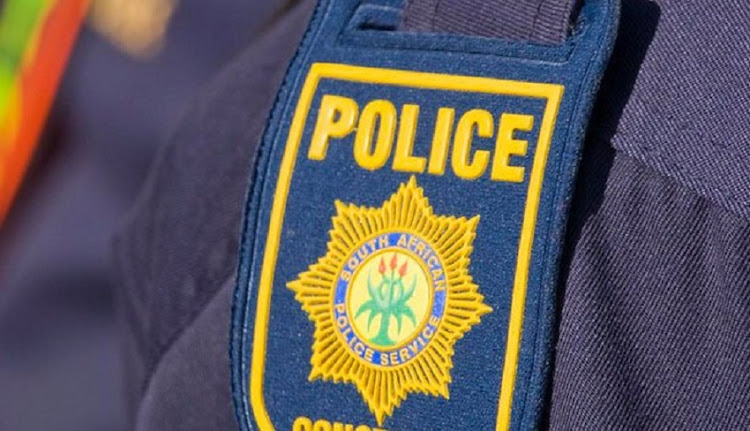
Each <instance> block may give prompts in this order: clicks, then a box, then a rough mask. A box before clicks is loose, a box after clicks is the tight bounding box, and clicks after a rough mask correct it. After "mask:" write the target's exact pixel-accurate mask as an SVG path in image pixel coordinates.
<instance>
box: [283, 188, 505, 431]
mask: <svg viewBox="0 0 750 431" xmlns="http://www.w3.org/2000/svg"><path fill="white" fill-rule="evenodd" d="M335 205H336V215H335V216H334V217H333V220H332V228H331V231H330V241H329V242H328V252H327V253H326V254H325V256H323V257H321V258H320V259H319V260H318V262H317V263H314V264H312V265H311V266H310V268H309V269H308V270H307V271H305V272H303V273H302V274H300V276H299V278H298V279H297V280H294V281H292V282H290V283H289V284H288V287H289V288H290V289H292V290H293V291H294V292H295V293H296V296H295V297H296V299H297V300H298V301H299V302H300V303H301V304H302V309H303V310H305V312H307V314H308V315H309V317H310V320H312V321H313V322H315V334H314V340H315V341H314V343H313V346H312V358H311V360H310V363H311V366H312V369H311V371H310V376H309V379H310V380H311V381H312V380H316V379H322V380H326V381H332V382H334V383H338V382H346V383H353V384H354V385H355V386H356V387H357V390H358V391H359V393H360V394H362V398H363V399H364V401H365V403H367V406H368V407H369V409H370V411H372V413H373V414H374V415H375V417H376V418H377V421H378V423H382V422H383V418H384V417H385V416H386V415H391V414H392V413H393V410H394V408H395V407H397V406H398V405H399V404H400V403H401V401H402V400H404V399H406V397H407V395H408V394H409V393H411V392H420V393H424V394H429V395H433V396H442V397H444V398H448V397H449V384H450V382H451V376H450V371H451V368H452V367H453V364H452V356H453V345H454V344H455V343H456V342H457V341H458V340H459V339H460V338H461V337H462V336H463V335H464V333H466V332H467V331H469V330H470V329H471V327H472V326H473V325H476V324H478V323H479V321H480V316H482V315H483V314H485V313H488V312H490V311H491V309H490V307H488V306H487V305H485V304H484V303H483V302H482V301H483V297H482V295H481V294H479V292H478V287H477V285H476V284H474V283H473V282H472V278H471V275H470V274H469V260H470V255H471V251H472V242H473V240H474V236H475V229H476V226H477V223H478V222H479V216H475V217H472V218H471V219H466V218H464V217H458V218H457V217H452V216H442V215H435V214H433V210H432V207H430V204H429V201H428V200H427V198H426V197H425V196H424V195H423V191H422V189H421V188H420V187H419V186H417V183H416V180H415V179H414V177H412V178H411V180H409V182H408V183H406V184H402V185H401V186H400V187H399V189H398V191H397V192H396V193H394V194H393V195H392V196H391V197H390V198H389V199H388V200H387V201H385V202H384V203H383V205H382V206H381V207H379V208H368V207H362V206H356V205H353V204H345V203H342V202H340V201H336V204H335Z"/></svg>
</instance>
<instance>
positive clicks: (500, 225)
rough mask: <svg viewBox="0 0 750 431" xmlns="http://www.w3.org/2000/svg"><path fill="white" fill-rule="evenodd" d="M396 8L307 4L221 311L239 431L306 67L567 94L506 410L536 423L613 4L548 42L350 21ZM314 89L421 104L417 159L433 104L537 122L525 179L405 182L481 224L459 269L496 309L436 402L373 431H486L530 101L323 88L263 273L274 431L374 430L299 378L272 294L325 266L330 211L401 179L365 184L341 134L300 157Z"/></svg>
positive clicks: (347, 392)
mask: <svg viewBox="0 0 750 431" xmlns="http://www.w3.org/2000/svg"><path fill="white" fill-rule="evenodd" d="M401 6H402V0H372V1H369V2H360V1H359V0H320V3H319V6H318V8H317V11H316V13H315V15H314V17H313V20H312V22H311V25H310V29H309V31H308V33H307V35H306V37H305V39H304V40H303V43H302V45H301V47H300V50H299V51H298V53H297V56H296V58H295V60H294V61H293V63H292V65H291V66H290V69H289V72H288V73H287V78H286V80H285V82H284V85H283V86H282V88H281V90H280V92H279V96H278V101H277V103H276V105H275V107H274V109H273V111H272V113H271V117H270V119H269V121H268V128H267V130H266V132H265V134H264V138H263V144H262V147H261V150H260V156H259V160H258V162H257V171H256V172H255V181H254V182H253V188H252V190H251V191H250V194H249V196H248V204H247V212H246V226H245V229H244V232H243V242H242V250H241V258H240V266H239V271H238V282H237V283H238V284H237V290H236V292H235V305H234V314H233V329H232V331H233V335H232V345H231V355H232V363H233V390H234V399H235V405H236V409H237V413H238V420H239V423H240V427H241V429H242V430H243V431H248V430H250V429H254V428H255V427H256V426H255V425H253V424H254V423H255V419H254V414H253V412H252V408H251V406H250V403H249V401H250V395H249V394H248V381H249V376H250V363H251V361H252V355H251V352H252V343H253V338H252V334H253V331H254V329H255V310H256V303H257V287H258V279H259V276H260V270H261V264H262V260H263V259H262V257H263V254H264V252H265V245H266V238H267V229H268V223H269V220H270V211H271V206H272V203H273V195H274V192H275V190H276V185H277V180H278V169H279V164H280V161H281V157H282V155H283V152H284V150H285V146H286V138H287V133H288V129H289V126H290V123H291V121H292V115H293V112H294V107H295V106H296V104H297V102H298V98H299V92H300V90H301V86H302V84H303V82H304V80H305V78H306V77H307V74H308V71H309V68H310V66H311V64H313V63H315V62H329V63H345V64H353V65H362V66H370V67H381V68H392V69H402V70H417V71H422V72H434V73H448V74H453V75H464V76H485V77H493V78H501V79H507V80H520V81H529V82H540V83H542V82H549V83H555V84H561V85H563V86H564V87H565V94H564V96H563V99H562V102H561V105H560V111H559V114H558V117H557V122H556V125H555V130H554V133H553V137H552V143H551V146H550V153H549V157H548V162H547V166H546V169H545V175H544V184H543V186H542V192H541V203H540V207H539V213H538V217H537V225H536V226H537V228H536V231H535V236H534V244H533V249H532V260H531V265H530V273H529V282H528V290H527V297H526V303H525V309H524V326H523V334H522V340H521V350H520V356H519V362H518V370H517V376H516V384H515V390H514V397H513V405H512V412H511V429H514V430H518V429H535V428H537V427H538V426H539V423H540V420H541V417H542V410H543V404H544V394H545V393H546V388H547V384H548V376H549V367H550V363H551V356H552V343H553V340H554V331H553V325H554V319H555V310H556V307H557V305H556V301H555V283H556V280H557V272H558V262H559V258H560V250H561V242H562V238H563V233H564V226H565V221H566V219H567V208H568V205H569V202H570V195H571V191H572V184H573V178H574V174H575V170H576V167H577V163H578V160H579V157H580V153H581V139H582V136H583V132H584V130H585V124H586V121H587V119H588V115H589V113H590V109H591V102H592V100H593V96H594V92H595V90H596V87H597V85H598V80H599V78H600V76H601V73H602V71H603V68H604V64H605V61H606V58H607V57H608V53H609V51H610V48H611V45H612V42H613V40H614V34H615V31H614V30H615V26H616V22H617V10H618V6H617V2H616V0H587V1H586V2H584V5H583V7H582V10H581V12H580V19H579V22H578V26H577V27H576V30H575V34H574V35H573V36H571V37H570V38H569V39H568V41H566V43H565V44H562V45H560V46H540V45H530V44H522V43H512V42H507V41H502V40H496V39H487V38H477V37H464V36H454V35H441V34H412V33H405V32H398V31H382V30H372V28H373V27H361V26H360V25H359V24H360V23H361V22H360V21H361V20H360V19H361V18H362V17H365V16H368V17H370V18H372V19H376V20H386V21H387V20H392V21H393V22H397V21H398V17H399V13H400V8H401ZM376 27H377V26H376ZM368 28H370V29H369V30H368ZM323 92H330V93H334V94H341V95H347V96H352V97H356V98H357V99H358V101H359V102H360V107H362V106H364V103H365V102H366V101H368V100H371V99H374V98H385V99H388V100H391V101H392V102H394V104H395V105H396V106H398V107H400V105H401V104H403V103H417V104H419V105H421V108H422V109H421V116H420V125H419V128H418V131H417V134H418V135H417V143H416V148H415V151H414V153H415V154H418V155H422V154H424V155H426V154H427V153H428V147H429V142H430V141H431V134H432V130H433V126H434V124H433V123H432V122H433V121H434V115H428V114H429V113H430V112H435V111H436V110H437V108H438V107H440V106H451V107H455V108H457V117H458V115H459V114H460V112H462V111H465V110H468V109H471V108H475V107H480V108H483V109H488V110H490V111H492V112H494V113H496V114H498V113H499V112H502V111H508V112H514V113H533V114H536V115H535V117H536V118H535V124H534V125H535V129H534V131H532V132H531V133H527V134H523V133H520V134H519V135H520V137H524V138H527V139H528V140H529V141H530V142H529V143H530V147H529V152H528V156H527V157H525V158H514V159H513V164H519V163H522V164H525V165H526V167H527V170H526V178H525V179H526V181H525V182H524V183H519V184H515V183H496V182H492V181H490V180H489V173H488V172H486V173H485V176H484V177H482V178H480V179H479V180H476V181H464V180H460V179H457V178H456V177H455V176H454V175H453V173H452V171H451V168H450V160H448V164H447V166H446V173H445V175H444V176H433V175H429V174H422V175H419V176H418V178H417V181H418V184H419V185H420V186H421V187H423V188H424V191H425V195H426V196H427V197H428V198H429V199H430V203H431V204H432V206H433V208H434V210H435V213H436V214H445V215H455V216H466V217H471V216H473V215H476V214H479V215H480V216H481V221H480V222H479V225H478V228H477V237H476V239H475V241H474V247H475V249H474V252H473V254H472V261H471V265H470V271H471V274H472V275H473V277H474V281H475V282H476V283H477V284H478V285H479V290H480V292H481V293H482V294H483V295H485V298H486V302H487V303H488V304H489V305H490V306H492V307H493V308H494V311H493V312H492V313H490V314H488V315H485V316H484V318H483V319H482V322H481V323H480V324H478V325H476V326H474V327H473V328H472V329H471V330H470V331H469V332H468V333H467V334H466V336H465V337H464V338H463V339H461V340H458V342H457V343H456V345H455V355H454V356H453V363H454V368H453V370H452V371H451V375H452V377H453V383H452V384H451V385H450V394H451V398H450V400H449V401H448V400H444V399H442V398H436V397H431V396H425V395H421V394H411V395H410V396H409V397H408V398H407V399H406V400H405V401H404V402H403V403H402V405H401V407H399V408H397V409H396V410H395V412H394V415H393V416H391V417H389V418H387V419H386V421H385V424H384V427H385V428H390V429H402V430H403V429H421V430H424V429H430V430H432V429H435V430H437V429H471V430H485V429H495V424H496V420H497V408H498V406H497V402H498V396H499V390H500V379H501V375H502V355H503V354H504V350H505V343H506V328H507V319H508V308H509V300H510V293H511V289H512V281H513V276H514V273H515V264H516V255H517V245H518V237H519V234H520V227H521V222H522V216H521V215H522V210H523V205H524V203H525V199H526V193H527V187H528V176H529V175H530V170H529V166H530V165H529V164H530V163H531V161H532V158H533V157H532V156H533V153H534V151H535V150H536V142H535V139H536V136H537V134H538V128H539V126H540V121H541V118H540V117H541V116H540V114H541V110H542V107H543V103H544V101H541V100H533V99H528V98H516V97H500V96H493V95H481V94H477V93H459V92H446V91H440V90H421V89H420V90H417V89H411V90H410V89H408V88H404V87H388V86H380V85H368V84H353V83H345V82H341V81H333V80H323V81H322V82H321V84H320V87H319V89H318V92H317V95H316V97H315V99H314V100H313V104H312V108H311V111H310V114H309V116H308V118H307V122H306V126H307V127H306V130H305V134H304V137H303V139H302V144H301V146H300V149H299V153H298V155H297V160H296V162H297V166H296V168H295V172H294V176H293V179H292V182H291V188H290V193H289V199H288V205H287V208H286V219H285V223H284V226H283V230H282V235H281V244H280V249H279V255H278V262H277V267H276V272H275V276H274V286H273V294H272V303H271V317H270V321H269V325H268V333H269V338H268V344H267V355H266V368H265V380H264V394H265V401H266V407H267V409H268V413H269V415H270V417H271V419H272V421H273V423H274V427H275V428H276V429H279V430H288V429H290V427H291V424H292V422H293V420H294V419H295V418H296V417H297V416H299V415H305V416H308V417H310V418H311V419H313V420H315V419H319V418H325V419H326V420H328V421H340V422H347V423H355V424H359V423H367V424H370V425H374V424H375V419H374V416H373V415H372V414H371V413H370V412H369V410H368V408H367V406H366V405H365V403H364V401H363V400H362V398H361V396H360V395H359V394H358V393H357V390H356V388H355V387H354V385H351V384H341V383H338V384H336V383H332V382H327V381H316V382H312V383H309V382H307V376H308V374H309V372H310V363H309V360H310V355H311V346H312V342H313V340H312V334H313V323H312V322H311V321H309V320H308V318H307V315H306V313H305V312H303V311H302V310H301V308H300V305H299V303H297V302H296V301H295V300H294V298H293V294H292V292H291V291H290V290H289V289H288V288H286V286H285V284H286V283H287V282H288V281H291V280H293V279H295V278H296V277H297V275H298V274H299V273H300V272H302V271H304V270H305V269H306V268H307V267H308V266H309V265H310V264H312V263H314V262H315V261H316V260H317V259H318V258H319V257H320V256H322V255H323V254H325V252H326V242H327V241H328V230H329V229H330V227H331V226H330V224H331V217H332V216H333V214H334V207H333V202H334V200H336V199H340V200H342V201H344V202H347V203H354V204H357V205H366V206H380V205H381V204H382V202H383V201H384V200H386V199H388V198H389V197H390V195H391V194H392V193H394V192H395V191H396V190H397V188H398V186H399V184H401V183H403V182H405V181H407V180H408V178H409V176H410V174H407V173H397V172H393V171H392V170H390V168H389V167H386V168H383V169H382V170H380V171H376V172H368V171H365V170H363V169H361V168H359V167H356V166H355V164H354V162H353V158H352V142H351V140H352V138H351V137H350V138H348V139H344V140H341V141H337V140H334V141H333V142H331V145H330V146H329V149H328V155H327V158H326V159H325V160H324V161H322V162H319V161H309V160H307V159H306V157H307V149H308V144H309V139H310V133H311V129H312V127H313V126H314V124H315V114H316V111H317V107H318V106H319V103H320V97H321V94H322V93H323ZM496 126H497V125H496ZM495 131H496V129H495ZM475 147H476V148H487V149H494V140H488V141H486V142H485V143H484V144H482V142H481V141H480V140H476V141H475ZM488 169H489V168H488Z"/></svg>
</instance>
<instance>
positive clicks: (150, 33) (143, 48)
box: [89, 0, 177, 58]
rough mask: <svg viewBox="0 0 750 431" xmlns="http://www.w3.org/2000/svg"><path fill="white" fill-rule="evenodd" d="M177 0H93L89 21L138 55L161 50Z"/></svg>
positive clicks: (116, 44) (156, 52)
mask: <svg viewBox="0 0 750 431" xmlns="http://www.w3.org/2000/svg"><path fill="white" fill-rule="evenodd" d="M176 6H177V0H93V1H92V4H91V10H90V12H89V22H90V23H91V25H92V26H93V28H94V29H96V31H98V32H99V33H100V34H102V35H103V36H104V37H106V38H107V39H108V40H109V41H110V42H111V43H112V44H114V45H115V46H117V47H118V48H120V49H121V50H123V51H125V52H126V53H128V54H129V55H131V56H133V57H137V58H149V57H152V56H154V55H156V54H158V53H159V51H160V50H161V47H162V46H163V44H164V34H165V33H166V31H167V25H168V24H169V19H170V18H171V17H172V13H173V12H174V9H175V7H176Z"/></svg>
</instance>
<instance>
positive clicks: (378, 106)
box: [307, 94, 534, 183]
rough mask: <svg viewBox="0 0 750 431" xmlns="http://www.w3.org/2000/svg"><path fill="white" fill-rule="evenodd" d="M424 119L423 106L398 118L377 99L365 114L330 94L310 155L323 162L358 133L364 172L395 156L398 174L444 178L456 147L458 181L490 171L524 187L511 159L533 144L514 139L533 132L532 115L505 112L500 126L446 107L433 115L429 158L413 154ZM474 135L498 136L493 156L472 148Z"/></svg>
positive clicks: (482, 113)
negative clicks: (334, 145) (341, 142)
mask: <svg viewBox="0 0 750 431" xmlns="http://www.w3.org/2000/svg"><path fill="white" fill-rule="evenodd" d="M419 115H420V107H419V105H415V104H404V105H403V106H402V107H401V112H400V113H397V110H396V106H395V105H394V104H393V103H391V102H390V101H388V100H384V99H376V100H372V101H370V102H368V103H367V104H366V105H365V106H364V107H363V108H362V109H361V111H360V106H359V105H358V104H357V102H356V101H355V100H354V99H350V98H348V97H343V96H338V95H331V94H326V95H324V96H323V97H322V100H321V104H320V110H319V111H318V119H317V122H316V124H315V129H314V132H313V135H312V140H311V143H310V149H309V151H308V154H307V156H308V158H309V159H311V160H324V159H325V158H326V154H327V151H328V147H329V145H331V144H332V138H344V137H346V136H348V135H350V134H352V133H354V148H353V150H354V160H355V161H356V163H357V165H359V166H360V167H362V168H364V169H368V170H372V171H374V170H377V169H381V168H383V167H384V166H385V165H386V163H387V162H388V160H389V159H390V157H391V154H393V164H392V169H393V170H394V171H398V172H410V173H416V174H419V173H424V172H427V173H428V174H433V175H443V174H444V173H445V170H446V169H447V165H448V153H449V151H448V150H449V147H451V145H452V147H453V148H452V151H451V157H450V168H451V169H452V171H453V173H454V174H455V175H456V176H457V177H459V178H463V179H466V180H473V179H477V178H480V177H482V176H483V175H488V172H487V171H489V177H490V178H491V179H492V180H493V181H507V182H515V183H520V182H523V180H524V173H525V172H524V167H523V166H518V165H514V164H513V163H512V158H511V157H513V156H516V157H523V156H526V153H527V149H528V142H527V141H526V140H523V139H516V138H514V134H515V133H516V132H517V131H520V132H529V131H531V130H532V128H533V126H534V117H533V116H532V115H523V114H513V113H502V114H501V115H500V117H499V119H498V121H497V127H495V117H494V116H493V114H492V113H490V112H489V111H487V110H484V109H471V110H468V111H466V112H464V113H462V114H461V116H460V117H459V118H458V120H456V110H455V109H453V108H449V107H442V108H439V109H438V110H437V112H436V113H431V114H430V115H435V116H436V117H435V118H436V121H435V128H434V131H433V133H432V145H431V149H430V152H429V154H414V136H415V135H416V131H417V120H418V118H419ZM397 129H398V130H397ZM475 136H476V137H480V138H493V137H494V138H495V148H494V152H491V151H488V150H482V149H474V148H472V141H473V140H474V137H475ZM394 141H395V142H394ZM334 142H335V141H334ZM493 153H494V154H493Z"/></svg>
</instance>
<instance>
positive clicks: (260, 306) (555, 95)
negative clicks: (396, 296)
mask: <svg viewBox="0 0 750 431" xmlns="http://www.w3.org/2000/svg"><path fill="white" fill-rule="evenodd" d="M324 78H327V79H337V80H341V81H350V82H359V83H363V84H380V85H392V86H401V87H412V88H422V89H429V90H447V91H465V92H475V93H486V94H496V95H502V96H516V97H529V98H537V99H546V100H547V105H546V107H545V109H544V114H543V116H542V124H541V127H540V131H539V141H538V142H537V150H536V152H535V154H534V161H533V164H532V168H531V175H530V179H529V187H528V193H527V195H526V204H525V208H524V216H523V224H522V226H521V237H520V241H519V247H518V259H517V261H516V273H515V276H514V280H513V293H512V299H511V307H510V318H509V322H508V339H507V342H506V349H505V361H504V366H503V375H502V383H501V386H500V401H499V403H498V415H497V426H496V431H505V430H507V429H508V428H509V427H510V413H511V405H512V401H513V388H514V387H515V380H516V370H517V366H518V355H519V350H520V346H521V331H522V328H523V311H524V305H525V302H526V289H527V285H528V275H529V265H530V263H531V248H532V244H533V242H534V231H535V228H536V219H537V214H538V210H539V200H540V198H541V191H542V182H543V180H544V169H545V166H546V164H547V156H548V154H549V147H550V143H551V141H552V133H553V130H554V128H555V121H556V120H557V114H558V111H559V108H560V102H561V100H562V95H563V91H564V86H562V85H559V84H546V83H534V82H524V81H511V80H503V79H495V78H484V77H476V76H463V75H448V74H441V73H429V72H414V71H408V70H398V69H381V68H375V67H363V66H352V65H346V64H336V63H315V64H313V65H312V66H311V67H310V71H309V73H308V75H307V78H306V80H305V84H304V86H303V87H302V92H301V93H300V97H299V101H298V102H297V107H296V109H295V111H294V118H293V120H292V124H291V127H290V129H289V136H288V138H287V142H286V149H285V150H284V156H283V158H282V160H281V167H280V169H279V178H278V182H277V184H276V191H275V192H274V199H273V206H272V208H271V218H270V224H269V227H268V236H267V238H266V246H265V252H264V254H263V263H262V268H261V274H260V283H259V287H258V293H257V294H258V299H257V309H256V314H255V328H254V331H253V349H252V363H251V370H250V382H249V386H250V403H251V406H252V410H253V414H254V416H255V420H256V422H257V424H258V426H259V428H260V430H261V431H271V430H273V429H274V427H273V423H272V422H271V417H270V415H269V413H268V410H267V409H266V405H265V399H264V396H263V384H264V374H265V360H266V342H267V339H268V319H269V316H270V311H271V290H272V286H273V277H274V272H275V269H276V258H277V256H278V249H279V242H280V240H281V226H282V225H283V223H284V213H285V211H286V200H287V196H288V193H289V186H290V184H291V182H292V174H293V173H294V165H295V161H296V159H297V152H298V150H299V147H300V144H301V141H302V135H303V132H304V129H305V122H306V120H307V114H308V113H309V111H310V106H311V104H312V99H313V97H314V95H315V92H316V90H317V87H318V83H319V82H320V80H321V79H324Z"/></svg>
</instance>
